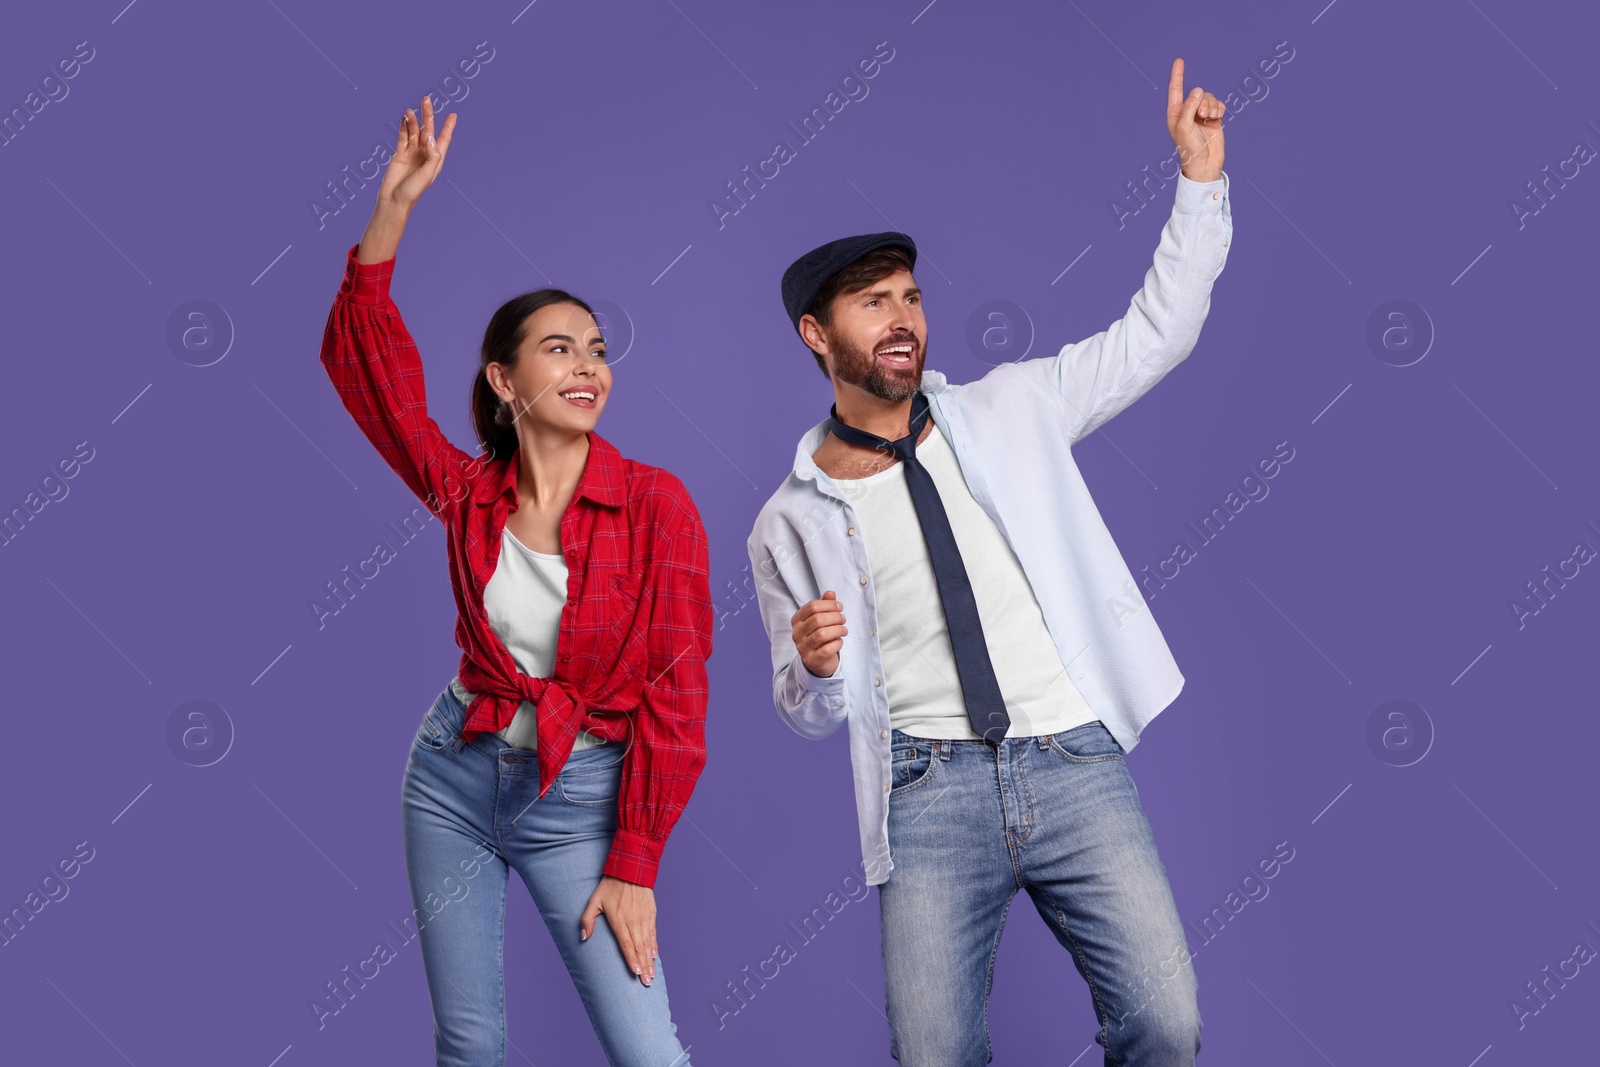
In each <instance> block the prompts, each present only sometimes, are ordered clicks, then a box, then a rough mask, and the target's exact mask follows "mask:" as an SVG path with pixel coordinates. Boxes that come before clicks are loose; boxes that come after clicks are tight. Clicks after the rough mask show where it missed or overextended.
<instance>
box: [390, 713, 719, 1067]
mask: <svg viewBox="0 0 1600 1067" xmlns="http://www.w3.org/2000/svg"><path fill="white" fill-rule="evenodd" d="M465 721H466V708H464V707H462V705H461V702H460V701H459V700H457V699H456V698H455V694H454V693H452V692H451V691H450V689H449V688H448V687H446V688H445V690H444V692H442V693H440V694H439V698H438V699H437V700H436V701H434V704H433V706H432V707H431V708H429V709H428V712H427V714H426V715H424V716H423V719H422V723H421V725H420V726H419V727H418V729H417V736H416V739H415V741H414V742H413V744H412V746H411V755H410V757H409V758H408V760H407V761H406V772H405V780H404V785H403V787H402V801H403V804H402V810H403V820H404V837H405V853H406V874H407V876H408V877H409V879H410V882H411V900H412V906H413V908H414V909H415V911H416V913H417V915H418V917H419V918H418V922H419V924H420V925H421V931H420V938H421V944H422V960H423V969H424V970H425V971H426V972H427V976H428V993H429V996H430V998H431V999H432V1003H433V1023H434V1055H435V1057H436V1059H437V1062H438V1064H439V1065H440V1067H468V1065H470V1067H490V1065H492V1067H502V1065H503V1064H504V1063H505V1062H506V1040H507V1039H506V1002H505V968H504V962H503V960H504V958H503V955H502V953H503V949H504V945H505V916H506V883H507V881H508V878H507V875H508V872H509V870H510V868H512V867H515V868H516V870H517V873H518V874H520V875H521V876H522V880H523V882H524V883H526V884H527V886H528V892H529V893H531V894H532V895H533V901H534V903H535V904H536V905H537V906H538V908H539V914H540V915H542V916H543V917H544V921H545V925H546V926H547V927H549V929H550V936H551V937H552V938H554V939H555V943H556V948H557V949H559V950H560V952H561V958H562V959H563V960H564V961H566V965H567V971H568V973H569V974H570V975H571V976H572V981H573V984H574V985H576V986H577V989H578V995H579V996H580V997H581V998H582V1000H583V1006H584V1008H585V1009H586V1010H587V1012H588V1014H589V1021H590V1022H591V1023H592V1024H593V1026H594V1029H595V1033H596V1035H597V1036H598V1037H599V1038H600V1045H601V1047H602V1048H603V1049H604V1050H605V1054H606V1059H607V1061H608V1062H610V1063H611V1064H613V1065H617V1067H688V1063H689V1057H688V1055H687V1053H685V1051H684V1049H683V1046H682V1045H681V1044H680V1043H679V1042H678V1038H677V1036H676V1034H677V1027H676V1025H674V1024H673V1022H672V1018H671V1015H670V1013H669V1012H668V1009H667V983H666V974H665V971H664V969H663V967H662V964H661V961H660V959H659V958H658V959H657V960H656V976H655V980H654V981H653V982H652V983H651V984H650V985H649V986H645V985H643V984H642V983H641V982H640V981H639V980H638V978H637V977H635V976H634V974H633V971H632V970H630V969H629V968H628V965H627V963H626V961H625V960H624V959H623V956H622V949H621V948H620V947H619V946H618V944H617V941H616V938H615V937H613V936H612V933H611V927H610V924H609V923H608V922H607V921H606V918H605V916H604V915H602V916H600V917H599V918H598V919H596V920H595V924H594V933H593V934H592V935H591V936H590V938H589V940H588V941H580V940H579V939H578V934H579V928H578V921H579V919H580V917H581V916H582V915H583V909H584V908H585V907H586V906H587V905H588V903H589V896H590V894H592V893H593V892H594V889H595V886H597V885H599V884H600V871H601V868H602V867H603V866H604V865H605V861H606V854H607V852H608V851H609V849H610V847H611V837H612V834H613V833H614V832H615V830H616V826H617V790H618V786H619V783H620V782H621V779H622V757H623V747H622V746H621V745H602V746H600V747H597V748H591V749H586V750H584V751H581V752H575V753H573V755H572V757H571V758H570V759H568V760H567V763H566V766H565V767H564V768H563V769H562V771H561V774H560V775H559V776H558V777H557V778H556V780H555V783H554V784H552V785H551V786H550V790H549V792H547V793H545V795H544V797H543V799H537V800H536V798H537V797H538V795H539V770H538V765H537V764H536V763H535V756H534V753H533V751H532V750H531V749H524V748H512V747H511V746H510V745H507V744H506V743H505V741H504V740H503V739H502V738H500V737H499V736H497V735H495V734H492V733H485V734H479V735H478V736H477V737H475V738H474V739H473V741H472V743H471V744H466V743H464V742H463V741H462V739H461V726H462V724H463V723H464V722H465ZM573 1021H574V1022H575V1023H576V1022H577V1020H573ZM529 1041H530V1045H529V1047H527V1048H526V1049H524V1050H523V1051H524V1053H525V1054H526V1055H528V1056H529V1057H531V1058H532V1059H533V1061H534V1062H536V1063H548V1062H550V1057H549V1053H548V1051H547V1052H545V1053H543V1054H541V1053H540V1051H539V1047H540V1046H539V1038H538V1035H537V1034H530V1036H529Z"/></svg>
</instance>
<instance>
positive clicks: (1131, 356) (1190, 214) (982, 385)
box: [958, 172, 1233, 444]
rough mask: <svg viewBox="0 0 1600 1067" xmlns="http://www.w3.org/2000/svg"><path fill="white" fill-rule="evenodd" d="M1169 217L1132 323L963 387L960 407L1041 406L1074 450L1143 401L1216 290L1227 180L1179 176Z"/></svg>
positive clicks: (1229, 225) (1228, 222)
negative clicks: (1059, 422)
mask: <svg viewBox="0 0 1600 1067" xmlns="http://www.w3.org/2000/svg"><path fill="white" fill-rule="evenodd" d="M1177 181H1178V187H1177V189H1176V191H1175V192H1174V194H1173V204H1172V214H1171V215H1170V216H1169V217H1168V219H1167V221H1166V224H1165V225H1164V226H1162V228H1161V240H1160V242H1159V243H1158V244H1157V246H1156V251H1155V257H1154V261H1153V262H1152V264H1151V266H1150V268H1149V269H1148V270H1147V271H1146V272H1145V276H1144V285H1143V286H1142V287H1141V288H1140V289H1139V291H1138V292H1137V293H1134V294H1133V299H1132V300H1131V301H1130V302H1129V304H1128V311H1127V314H1125V315H1123V317H1122V318H1120V319H1118V320H1117V321H1116V322H1113V323H1112V324H1111V325H1110V326H1109V327H1107V328H1106V329H1104V330H1101V331H1100V332H1099V333H1097V334H1095V335H1094V336H1093V337H1088V338H1085V339H1084V340H1082V341H1077V342H1074V343H1072V344H1068V345H1065V346H1063V347H1062V348H1061V350H1060V351H1059V352H1057V353H1056V354H1055V355H1053V356H1042V357H1040V358H1038V359H1029V360H1023V361H1022V362H1020V363H1003V364H1001V365H1000V366H998V367H996V368H994V369H993V370H991V371H989V372H988V373H987V374H985V375H984V376H983V377H982V378H980V379H979V380H977V381H975V382H971V383H968V384H966V385H962V386H958V388H960V389H962V390H964V392H965V396H964V397H963V400H962V403H963V404H968V403H977V404H986V405H993V406H996V407H1003V406H1005V405H1011V404H1015V403H1017V402H1018V401H1019V400H1022V401H1024V402H1034V401H1040V402H1044V403H1047V404H1049V405H1050V406H1051V408H1052V410H1053V411H1055V412H1058V413H1059V414H1060V417H1061V418H1062V419H1063V420H1065V422H1066V424H1067V435H1068V439H1069V442H1070V443H1071V444H1076V443H1077V442H1079V441H1081V440H1082V439H1083V438H1085V437H1087V436H1088V435H1089V434H1091V433H1093V432H1094V431H1095V430H1097V429H1099V428H1100V427H1101V426H1103V425H1105V423H1106V422H1108V421H1110V419H1111V418H1112V417H1113V416H1115V415H1116V414H1117V413H1118V412H1120V411H1122V410H1124V409H1125V408H1127V407H1128V405H1130V404H1132V403H1133V402H1134V401H1135V400H1137V399H1138V398H1139V397H1141V396H1143V395H1144V394H1145V393H1147V392H1148V391H1149V390H1150V389H1151V388H1152V387H1154V386H1155V384H1156V383H1157V382H1159V381H1160V380H1161V379H1162V378H1164V377H1165V376H1166V375H1167V373H1168V372H1169V371H1171V370H1172V369H1173V368H1174V367H1176V366H1177V365H1178V364H1179V363H1181V362H1183V360H1184V359H1185V358H1186V357H1187V356H1188V355H1189V353H1190V352H1191V351H1193V349H1194V346H1195V344H1196V342H1198V341H1199V339H1200V327H1201V325H1202V324H1204V322H1205V319H1206V315H1207V313H1208V312H1209V311H1210V309H1211V286H1212V283H1213V282H1214V281H1216V279H1217V276H1218V275H1220V274H1221V273H1222V268H1223V266H1224V265H1225V264H1226V263H1227V259H1228V250H1229V246H1230V244H1231V243H1232V238H1233V213H1232V211H1231V210H1230V208H1229V203H1228V175H1227V173H1226V172H1224V173H1223V175H1222V177H1220V178H1218V179H1217V180H1216V181H1210V182H1197V181H1192V180H1191V179H1189V178H1188V177H1187V176H1185V175H1183V174H1181V173H1180V174H1179V175H1178V179H1177Z"/></svg>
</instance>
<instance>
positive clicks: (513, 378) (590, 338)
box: [484, 303, 611, 433]
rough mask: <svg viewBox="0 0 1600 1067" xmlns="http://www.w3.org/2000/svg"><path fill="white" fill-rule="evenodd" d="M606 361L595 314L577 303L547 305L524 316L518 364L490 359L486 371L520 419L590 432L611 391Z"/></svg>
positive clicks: (536, 424)
mask: <svg viewBox="0 0 1600 1067" xmlns="http://www.w3.org/2000/svg"><path fill="white" fill-rule="evenodd" d="M605 360H606V344H605V341H604V339H602V337H601V335H600V327H599V326H598V325H597V324H596V323H595V321H594V316H593V315H591V314H589V313H588V312H587V311H585V310H583V308H581V307H579V306H578V305H576V304H567V303H560V304H548V305H546V306H544V307H542V308H540V309H539V310H537V311H535V312H534V313H533V314H531V315H529V316H528V317H527V319H526V320H525V325H524V329H523V339H522V344H521V345H519V346H518V348H517V361H516V363H515V364H513V365H512V366H511V367H510V368H509V369H508V368H507V367H506V366H505V364H503V363H490V364H488V366H487V367H486V368H485V371H484V372H485V374H487V375H488V377H489V383H490V384H491V385H492V386H493V387H494V391H495V394H496V395H497V396H499V397H500V399H502V400H504V401H506V402H508V403H509V404H510V405H511V407H512V410H513V412H515V414H516V415H517V417H518V421H520V422H525V423H528V424H529V425H532V426H540V427H550V428H553V429H561V430H568V431H571V432H573V433H587V432H588V431H590V430H592V429H594V426H595V422H596V420H598V419H599V417H600V412H601V411H602V410H604V409H605V406H606V397H607V396H608V395H609V394H610V392H611V368H610V367H608V366H607V365H606V362H605Z"/></svg>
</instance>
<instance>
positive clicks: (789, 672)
mask: <svg viewBox="0 0 1600 1067" xmlns="http://www.w3.org/2000/svg"><path fill="white" fill-rule="evenodd" d="M762 536H763V534H762V524H761V523H760V522H759V521H758V523H757V525H756V529H755V530H754V531H752V532H751V536H750V539H749V540H748V541H746V542H745V552H746V554H747V555H749V557H750V567H751V571H752V573H754V574H755V576H756V602H757V604H758V605H759V606H760V613H761V624H762V627H763V628H764V629H765V630H766V632H767V641H768V643H769V644H770V645H771V649H772V703H773V706H774V707H775V708H776V709H777V711H778V717H779V718H781V719H782V720H783V721H784V722H785V723H787V724H788V725H789V728H790V729H792V730H794V732H795V733H797V734H799V735H800V736H801V737H805V738H809V739H811V740H813V741H820V740H821V739H822V738H824V737H828V736H830V735H831V734H832V733H833V732H834V731H835V730H837V729H838V728H839V726H840V725H841V724H842V723H843V722H844V721H845V718H846V714H847V712H846V704H845V675H844V672H845V667H844V664H845V660H846V657H847V656H848V655H850V654H851V653H849V652H847V651H843V650H841V652H840V654H839V666H838V667H837V668H836V669H835V670H834V672H833V673H832V674H830V675H828V676H827V677H826V678H821V677H818V676H817V675H815V674H812V673H811V672H810V671H809V670H808V669H806V665H805V663H804V661H802V660H801V659H800V656H799V654H798V653H797V652H796V651H795V647H794V627H793V626H792V625H791V624H790V621H789V620H791V619H793V618H794V613H795V612H797V611H799V610H800V604H801V601H800V600H799V599H798V598H797V597H796V595H795V593H794V591H793V590H792V589H791V588H790V586H789V583H788V582H787V581H786V580H785V576H784V573H783V570H784V568H783V567H782V566H780V565H779V562H778V557H779V556H780V555H781V556H782V557H783V558H784V559H785V560H789V561H793V562H794V563H795V565H796V566H804V567H805V568H806V569H807V570H808V571H809V569H810V561H809V560H807V559H806V558H805V545H804V544H801V545H800V546H799V547H798V548H796V547H795V546H794V545H792V544H790V543H789V541H790V540H791V539H790V538H785V539H784V540H781V541H779V542H778V543H777V545H775V546H774V545H768V544H766V543H761V544H760V545H759V546H758V544H757V539H758V538H760V537H762ZM819 595H820V594H819ZM811 599H816V598H815V597H812V598H811ZM849 641H850V638H849V637H848V636H847V637H846V638H845V643H846V645H847V646H848V644H849Z"/></svg>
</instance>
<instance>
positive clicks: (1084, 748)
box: [1047, 719, 1123, 763]
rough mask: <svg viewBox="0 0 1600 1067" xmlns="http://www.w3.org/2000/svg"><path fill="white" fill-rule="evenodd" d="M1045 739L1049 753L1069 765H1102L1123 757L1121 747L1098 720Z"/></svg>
mask: <svg viewBox="0 0 1600 1067" xmlns="http://www.w3.org/2000/svg"><path fill="white" fill-rule="evenodd" d="M1047 739H1048V741H1049V744H1050V751H1052V752H1054V753H1056V754H1057V755H1059V756H1060V757H1061V758H1063V759H1065V760H1067V761H1068V762H1069V763H1104V762H1106V761H1107V760H1120V759H1122V757H1123V751H1122V746H1121V745H1119V744H1117V739H1116V738H1115V737H1113V736H1111V731H1110V730H1107V729H1106V728H1105V724H1103V723H1102V722H1100V720H1098V719H1096V720H1095V721H1094V722H1086V723H1084V724H1083V725H1082V726H1078V727H1074V728H1073V729H1071V730H1068V731H1067V732H1066V733H1061V734H1050V735H1048V738H1047Z"/></svg>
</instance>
